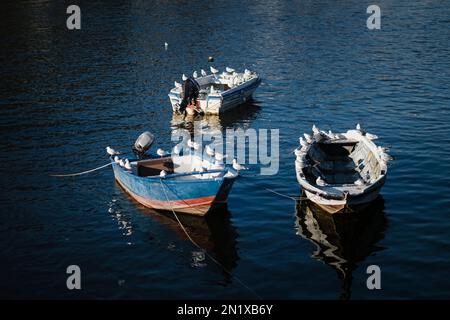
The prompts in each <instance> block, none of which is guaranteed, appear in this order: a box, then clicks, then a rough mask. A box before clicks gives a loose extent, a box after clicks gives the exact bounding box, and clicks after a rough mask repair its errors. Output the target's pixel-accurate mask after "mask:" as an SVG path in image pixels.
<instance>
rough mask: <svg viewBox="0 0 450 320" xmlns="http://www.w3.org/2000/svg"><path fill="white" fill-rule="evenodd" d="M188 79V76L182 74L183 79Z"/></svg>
mask: <svg viewBox="0 0 450 320" xmlns="http://www.w3.org/2000/svg"><path fill="white" fill-rule="evenodd" d="M187 79H188V77H187V76H186V75H185V74H184V73H183V74H182V75H181V80H183V81H186V80H187Z"/></svg>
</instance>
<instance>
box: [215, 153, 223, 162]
mask: <svg viewBox="0 0 450 320" xmlns="http://www.w3.org/2000/svg"><path fill="white" fill-rule="evenodd" d="M214 158H215V159H216V163H221V162H222V161H223V159H224V158H226V155H223V154H221V153H220V152H216V154H215V155H214Z"/></svg>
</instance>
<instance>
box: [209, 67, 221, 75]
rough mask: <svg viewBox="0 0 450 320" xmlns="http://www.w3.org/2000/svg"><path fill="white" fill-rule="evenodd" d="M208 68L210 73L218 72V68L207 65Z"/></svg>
mask: <svg viewBox="0 0 450 320" xmlns="http://www.w3.org/2000/svg"><path fill="white" fill-rule="evenodd" d="M209 69H211V73H213V74H216V73H218V72H219V70H217V69H216V68H214V67H209Z"/></svg>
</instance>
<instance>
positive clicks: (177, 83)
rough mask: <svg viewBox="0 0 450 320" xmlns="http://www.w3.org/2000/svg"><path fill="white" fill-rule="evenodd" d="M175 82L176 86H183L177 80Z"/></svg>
mask: <svg viewBox="0 0 450 320" xmlns="http://www.w3.org/2000/svg"><path fill="white" fill-rule="evenodd" d="M174 84H175V88H181V86H182V84H181V83H179V82H176V81H175V83H174Z"/></svg>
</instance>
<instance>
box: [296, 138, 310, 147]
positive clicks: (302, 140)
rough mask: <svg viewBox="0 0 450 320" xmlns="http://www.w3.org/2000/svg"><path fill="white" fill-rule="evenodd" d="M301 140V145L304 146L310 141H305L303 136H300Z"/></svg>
mask: <svg viewBox="0 0 450 320" xmlns="http://www.w3.org/2000/svg"><path fill="white" fill-rule="evenodd" d="M298 140H299V141H300V145H301V146H302V147H307V146H308V143H307V142H306V141H305V139H303V137H300V139H298Z"/></svg>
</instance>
